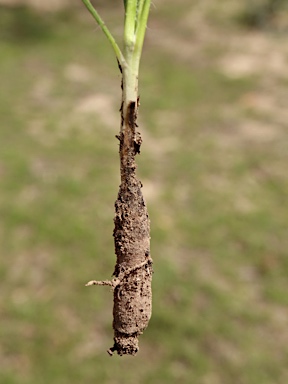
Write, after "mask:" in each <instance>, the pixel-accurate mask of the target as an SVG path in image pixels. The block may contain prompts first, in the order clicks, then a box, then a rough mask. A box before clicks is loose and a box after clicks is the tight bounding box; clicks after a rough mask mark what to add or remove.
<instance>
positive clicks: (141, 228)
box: [86, 102, 152, 355]
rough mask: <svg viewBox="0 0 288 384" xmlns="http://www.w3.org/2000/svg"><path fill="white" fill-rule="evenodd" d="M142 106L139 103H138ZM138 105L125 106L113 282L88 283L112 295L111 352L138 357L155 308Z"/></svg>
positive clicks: (115, 221)
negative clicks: (138, 157) (107, 289)
mask: <svg viewBox="0 0 288 384" xmlns="http://www.w3.org/2000/svg"><path fill="white" fill-rule="evenodd" d="M137 104H138V102H137ZM137 110H138V105H136V103H135V102H131V103H129V104H128V106H127V107H126V110H123V104H122V107H121V117H122V129H121V132H120V135H119V136H117V138H118V139H119V141H120V148H119V153H120V168H121V169H120V170H121V185H120V188H119V192H118V197H117V200H116V202H115V217H114V225H115V227H114V232H113V236H114V244H115V253H116V256H117V261H116V266H115V270H114V273H113V276H114V278H113V279H112V280H104V281H96V280H92V281H89V282H88V283H87V284H86V285H87V286H90V285H108V286H111V287H112V289H113V293H114V307H113V328H114V345H113V347H112V348H110V349H109V350H108V353H109V354H110V355H112V354H113V352H117V353H118V354H119V355H125V354H129V355H135V354H136V353H137V351H138V350H139V347H138V336H139V335H141V334H142V333H143V331H144V330H145V328H146V327H147V326H148V322H149V320H150V317H151V311H152V290H151V282H152V259H151V257H150V222H149V217H148V212H147V207H146V204H145V202H144V199H143V195H142V191H141V187H142V184H141V182H140V181H139V180H138V179H137V177H136V162H135V156H136V154H137V153H140V146H141V143H142V140H141V136H140V134H139V133H138V132H136V130H135V129H136V127H137V124H136V119H137Z"/></svg>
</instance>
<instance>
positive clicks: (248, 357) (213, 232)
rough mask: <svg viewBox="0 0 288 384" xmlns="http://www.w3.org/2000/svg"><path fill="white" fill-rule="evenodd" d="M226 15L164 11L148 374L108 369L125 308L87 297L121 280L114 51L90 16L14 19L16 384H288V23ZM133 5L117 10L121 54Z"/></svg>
mask: <svg viewBox="0 0 288 384" xmlns="http://www.w3.org/2000/svg"><path fill="white" fill-rule="evenodd" d="M220 3H221V4H218V5H217V4H216V2H213V1H206V2H199V1H196V2H192V4H191V2H189V1H187V0H181V1H178V2H177V3H176V2H172V1H170V0H166V1H162V0H158V1H156V0H155V2H154V4H153V6H152V10H151V17H150V22H149V27H148V30H147V39H146V42H145V49H144V53H143V60H142V64H141V76H140V96H141V108H140V116H139V125H140V130H141V132H142V136H143V145H142V153H141V156H140V157H138V174H139V177H140V178H141V180H142V182H143V184H144V188H143V191H144V194H145V196H146V200H147V203H148V208H149V212H150V218H151V237H152V238H151V248H152V257H153V259H154V271H155V273H154V278H153V316H152V319H151V322H150V325H149V327H148V329H147V330H146V331H145V333H144V334H143V335H142V336H141V338H140V352H139V354H138V355H137V356H136V357H133V358H132V357H121V358H120V357H118V356H113V357H112V358H110V357H109V356H108V354H107V353H106V350H107V349H108V348H109V347H111V346H112V344H113V340H112V339H113V333H112V327H111V323H112V294H111V292H110V291H109V289H107V288H104V287H103V288H102V287H99V288H93V287H91V288H85V287H84V284H85V283H86V282H87V281H88V280H90V279H94V278H97V279H106V278H109V276H110V275H111V273H112V272H113V268H114V263H115V256H114V249H113V238H112V231H113V215H114V207H113V205H114V201H115V198H116V195H117V191H118V186H119V162H118V144H117V140H116V139H115V134H117V133H118V130H119V125H120V121H119V120H120V119H119V112H118V110H119V106H120V97H121V92H120V74H119V73H118V69H117V64H116V61H115V59H114V56H113V52H112V50H111V48H110V46H109V45H108V43H107V42H106V40H105V37H104V36H103V34H102V33H101V31H100V29H99V28H98V27H97V26H96V25H95V24H94V23H93V20H92V18H91V17H90V15H89V14H88V13H87V11H86V10H85V9H84V8H83V7H78V8H76V9H75V10H71V11H67V10H64V11H62V12H61V13H57V14H54V13H41V12H39V11H37V12H36V11H33V10H31V9H28V8H23V7H22V8H4V7H2V8H1V10H0V38H1V40H0V52H1V59H0V118H1V127H0V178H1V187H0V218H1V219H0V253H1V259H0V276H1V279H0V295H1V300H0V319H1V321H0V382H1V383H3V384H36V383H37V384H46V383H55V384H66V383H67V384H68V383H69V384H73V383H75V384H76V383H77V384H79V383H81V384H84V383H87V384H88V383H105V384H122V383H123V384H124V383H125V384H126V383H127V384H130V383H131V384H132V383H141V384H142V383H143V384H146V383H147V384H148V383H149V384H150V383H151V384H152V383H155V384H160V383H175V382H181V383H183V384H186V383H187V384H188V383H195V384H196V383H197V384H232V383H233V384H272V383H273V384H276V383H279V384H286V383H287V382H288V295H287V292H288V280H287V275H288V258H287V248H288V236H287V222H288V209H287V191H288V177H287V163H288V135H287V121H288V115H287V98H288V91H287V85H288V77H287V65H286V64H287V61H288V50H287V33H286V32H285V29H283V28H282V25H283V23H284V21H283V20H284V18H283V13H281V14H280V15H279V17H278V19H277V23H276V22H275V24H273V25H272V26H269V27H268V28H267V29H265V28H264V29H260V30H253V29H249V28H246V27H244V26H243V25H239V22H238V19H237V17H236V16H237V14H239V12H240V11H239V9H238V8H237V6H235V7H234V5H235V4H236V3H237V2H235V1H232V2H230V3H229V2H227V1H223V2H220ZM225 4H226V5H227V6H225ZM228 4H230V7H229V6H228ZM121 5H122V4H119V6H115V4H112V2H110V3H109V4H108V5H106V6H105V5H104V2H101V3H100V11H101V14H102V15H103V17H104V19H105V20H106V22H107V24H108V25H109V26H111V29H112V31H113V33H114V34H115V35H116V37H118V38H120V37H121V30H122V29H121V28H122V18H123V16H122V15H123V12H122V8H121ZM232 5H233V6H232ZM236 5H237V4H236ZM235 15H236V16H235ZM285 20H287V19H285ZM284 24H285V23H284ZM279 26H280V27H279ZM285 63H286V64H285ZM285 105H286V106H285Z"/></svg>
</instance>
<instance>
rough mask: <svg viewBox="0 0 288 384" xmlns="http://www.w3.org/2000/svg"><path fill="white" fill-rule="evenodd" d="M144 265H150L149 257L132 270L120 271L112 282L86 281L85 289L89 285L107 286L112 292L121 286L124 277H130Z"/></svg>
mask: <svg viewBox="0 0 288 384" xmlns="http://www.w3.org/2000/svg"><path fill="white" fill-rule="evenodd" d="M146 264H152V259H151V258H150V257H149V258H148V259H147V260H145V261H143V263H140V264H138V265H135V266H134V267H132V268H127V269H125V270H124V271H121V272H120V273H119V276H118V277H115V278H114V279H112V280H90V281H88V283H86V284H85V287H89V286H90V285H107V286H109V287H112V289H113V290H114V289H115V288H116V287H117V286H118V285H121V283H122V282H123V279H124V277H126V276H128V275H130V273H131V272H133V271H135V270H136V269H139V268H142V267H144V265H146Z"/></svg>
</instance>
